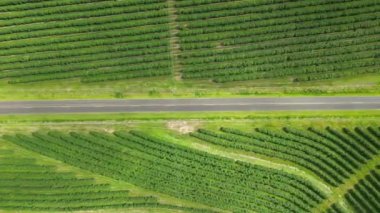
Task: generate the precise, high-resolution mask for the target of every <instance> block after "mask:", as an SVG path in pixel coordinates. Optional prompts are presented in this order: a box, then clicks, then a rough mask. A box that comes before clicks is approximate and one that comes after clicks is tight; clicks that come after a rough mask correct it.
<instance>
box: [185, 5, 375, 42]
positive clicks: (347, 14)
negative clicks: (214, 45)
mask: <svg viewBox="0 0 380 213" xmlns="http://www.w3.org/2000/svg"><path fill="white" fill-rule="evenodd" d="M378 8H379V6H372V7H371V6H367V7H366V8H358V9H354V10H352V11H346V10H344V11H343V12H341V13H337V14H336V13H334V14H331V15H330V16H328V17H323V16H322V17H321V15H320V14H319V13H317V14H315V15H313V16H314V17H309V16H307V17H303V16H297V17H289V16H286V17H284V18H280V19H279V20H277V19H275V20H273V19H271V18H269V19H268V20H262V21H255V20H253V21H249V22H243V23H234V24H232V25H225V26H219V28H217V27H216V26H215V27H214V26H212V27H204V28H195V29H188V27H187V28H186V29H183V30H182V33H180V34H179V36H180V37H181V40H182V41H183V42H184V43H191V42H194V41H198V42H207V41H214V40H220V39H227V38H236V37H246V36H247V35H249V34H251V35H255V34H271V33H278V32H286V31H289V30H303V29H313V28H322V27H326V26H330V27H331V26H336V25H342V24H348V23H352V22H359V21H365V20H374V19H371V18H370V17H371V15H372V16H373V13H376V11H377V10H378ZM327 14H330V13H327ZM239 18H240V17H239ZM325 19H329V21H325ZM231 20H234V18H231ZM300 23H302V25H301V24H300ZM186 26H187V25H186ZM217 26H218V25H217ZM237 32H238V33H239V34H236V33H237Z"/></svg>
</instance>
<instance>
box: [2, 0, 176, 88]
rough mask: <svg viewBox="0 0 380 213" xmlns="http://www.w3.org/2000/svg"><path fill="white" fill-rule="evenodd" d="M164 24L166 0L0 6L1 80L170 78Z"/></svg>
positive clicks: (66, 0) (50, 1)
mask: <svg viewBox="0 0 380 213" xmlns="http://www.w3.org/2000/svg"><path fill="white" fill-rule="evenodd" d="M168 22H169V18H168V11H167V4H166V1H165V0H132V1H113V0H95V1H94V0H78V1H73V0H63V1H62V0H48V1H24V0H15V1H1V3H0V78H10V80H9V83H26V82H35V81H43V80H53V79H66V78H74V77H81V79H82V81H83V82H94V81H107V80H117V79H128V78H136V77H150V76H160V75H169V74H170V73H171V70H170V64H171V62H170V61H171V60H170V54H169V53H170V52H169V25H168Z"/></svg>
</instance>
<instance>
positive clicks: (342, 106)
mask: <svg viewBox="0 0 380 213" xmlns="http://www.w3.org/2000/svg"><path fill="white" fill-rule="evenodd" d="M354 109H380V97H307V98H298V97H297V98H223V99H216V98H215V99H145V100H143V99H141V100H64V101H14V102H0V114H26V113H84V112H184V111H193V112H194V111H266V110H267V111H275V110H354Z"/></svg>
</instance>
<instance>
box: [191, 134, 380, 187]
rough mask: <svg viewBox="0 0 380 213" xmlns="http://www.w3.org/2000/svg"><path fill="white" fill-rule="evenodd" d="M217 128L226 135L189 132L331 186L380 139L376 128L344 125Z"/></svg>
mask: <svg viewBox="0 0 380 213" xmlns="http://www.w3.org/2000/svg"><path fill="white" fill-rule="evenodd" d="M220 130H221V131H222V132H224V133H225V134H220V133H215V132H213V131H209V130H204V129H200V130H198V132H196V133H192V134H191V135H192V136H194V137H197V138H198V139H201V140H204V141H207V142H209V143H213V144H216V145H221V146H224V147H226V148H234V149H240V150H244V151H247V152H254V153H257V154H259V155H263V156H268V157H271V158H274V159H276V158H277V159H281V160H286V161H289V162H291V163H293V164H296V165H299V166H301V167H304V168H306V169H308V170H310V171H311V172H313V173H314V174H316V175H317V176H319V177H320V178H321V179H323V180H324V181H326V182H327V183H328V184H330V185H333V186H338V185H340V184H342V183H343V182H344V180H346V179H348V178H349V177H350V176H351V175H352V174H354V173H355V171H356V170H357V169H359V168H360V166H361V165H363V164H365V163H366V162H367V161H368V160H370V159H371V158H372V157H373V156H374V155H376V154H377V153H378V152H379V150H380V141H379V140H378V139H376V137H375V136H374V134H372V133H371V130H374V131H376V130H375V128H368V129H361V128H355V129H354V130H350V129H347V128H343V129H342V131H338V130H335V129H332V128H331V127H328V128H326V130H325V131H321V130H315V129H314V128H309V131H305V130H297V129H293V128H288V127H287V128H284V129H283V131H277V130H273V129H263V128H261V129H256V133H247V132H243V131H240V130H238V129H231V128H221V129H220ZM376 132H377V131H376Z"/></svg>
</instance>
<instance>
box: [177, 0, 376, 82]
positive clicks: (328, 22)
mask: <svg viewBox="0 0 380 213" xmlns="http://www.w3.org/2000/svg"><path fill="white" fill-rule="evenodd" d="M182 2H187V3H186V4H184V5H182V4H178V5H177V11H178V16H179V18H178V21H179V25H180V32H179V34H178V36H179V39H180V48H181V53H180V57H179V58H180V63H181V65H182V68H183V69H182V71H183V73H184V74H183V77H184V78H211V79H213V80H214V81H215V82H228V81H242V80H255V79H261V78H283V77H287V76H291V77H293V80H294V81H310V80H322V79H330V78H339V77H345V76H356V75H361V74H365V73H377V72H378V67H379V64H378V63H376V54H377V52H378V50H377V49H378V36H377V35H378V34H379V30H378V29H379V28H378V27H379V23H380V22H379V21H378V20H377V19H376V18H375V17H377V16H378V11H379V6H380V5H379V2H375V1H371V0H360V1H356V0H355V1H353V0H342V1H331V0H318V1H285V2H284V1H265V0H263V1H255V2H250V1H247V2H241V1H228V2H223V3H222V4H219V3H218V1H215V2H213V1H210V2H207V3H205V4H198V3H195V2H193V1H182ZM191 5H194V7H192V6H191ZM182 6H183V7H182ZM342 44H345V45H342ZM372 48H373V49H372ZM370 49H372V51H370ZM358 52H360V53H359V54H358ZM358 61H360V62H361V63H360V65H357V66H355V67H352V66H345V65H348V64H356V63H357V62H358ZM343 67H344V68H343ZM358 71H359V72H358ZM259 72H260V73H259ZM296 76H297V77H296Z"/></svg>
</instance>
